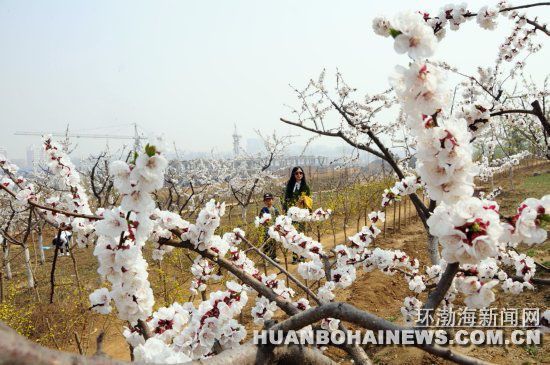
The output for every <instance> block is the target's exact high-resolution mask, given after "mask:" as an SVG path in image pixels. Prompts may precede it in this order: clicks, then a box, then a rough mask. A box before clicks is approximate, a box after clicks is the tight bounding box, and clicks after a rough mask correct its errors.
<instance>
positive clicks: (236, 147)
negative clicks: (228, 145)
mask: <svg viewBox="0 0 550 365" xmlns="http://www.w3.org/2000/svg"><path fill="white" fill-rule="evenodd" d="M241 138H242V136H241V135H240V134H239V132H237V125H236V124H235V131H234V132H233V155H235V157H237V156H239V155H240V154H241Z"/></svg>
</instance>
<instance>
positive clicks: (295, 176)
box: [283, 166, 311, 212]
mask: <svg viewBox="0 0 550 365" xmlns="http://www.w3.org/2000/svg"><path fill="white" fill-rule="evenodd" d="M305 197H308V198H309V199H306V198H305ZM308 200H309V202H311V190H310V189H309V186H308V185H307V182H306V176H305V174H304V169H302V168H301V167H300V166H296V167H294V168H293V169H292V173H291V174H290V179H288V182H287V183H286V189H285V199H284V202H283V210H284V211H285V212H286V211H287V210H288V208H290V207H293V206H298V207H300V208H309V209H310V210H311V206H309V205H311V203H310V204H308Z"/></svg>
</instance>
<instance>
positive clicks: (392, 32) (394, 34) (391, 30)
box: [389, 28, 403, 38]
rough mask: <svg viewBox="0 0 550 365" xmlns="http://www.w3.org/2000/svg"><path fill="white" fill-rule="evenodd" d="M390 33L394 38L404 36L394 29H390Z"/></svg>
mask: <svg viewBox="0 0 550 365" xmlns="http://www.w3.org/2000/svg"><path fill="white" fill-rule="evenodd" d="M389 32H390V35H391V36H392V37H393V38H395V37H397V36H398V35H400V34H403V32H401V31H400V30H397V29H393V28H390V30H389Z"/></svg>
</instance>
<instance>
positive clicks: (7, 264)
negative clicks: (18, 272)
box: [2, 241, 12, 280]
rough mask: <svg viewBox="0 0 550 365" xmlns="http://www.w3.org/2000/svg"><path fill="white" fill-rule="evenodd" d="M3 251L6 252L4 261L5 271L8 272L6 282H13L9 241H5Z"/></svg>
mask: <svg viewBox="0 0 550 365" xmlns="http://www.w3.org/2000/svg"><path fill="white" fill-rule="evenodd" d="M2 249H3V251H4V256H3V261H4V270H6V280H11V278H12V274H11V265H10V261H9V258H10V244H9V242H8V241H4V244H3V245H2Z"/></svg>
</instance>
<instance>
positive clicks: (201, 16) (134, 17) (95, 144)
mask: <svg viewBox="0 0 550 365" xmlns="http://www.w3.org/2000/svg"><path fill="white" fill-rule="evenodd" d="M447 2H448V0H445V1H441V2H440V1H412V0H392V1H365V0H357V1H345V2H343V1H342V2H335V1H320V0H314V1H313V0H311V1H303V0H301V1H295V0H287V1H276V2H275V1H271V2H266V1H257V0H255V1H254V0H250V1H235V0H234V1H221V0H220V1H204V0H203V1H183V0H182V1H136V0H127V1H116V0H108V1H98V0H95V1H75V0H67V1H43V0H36V1H24V0H14V1H7V0H0V49H1V50H2V57H0V125H1V126H2V132H1V133H0V146H3V147H6V148H7V149H8V151H9V155H10V156H11V157H22V156H23V153H24V150H25V148H26V146H27V145H29V144H31V143H33V142H34V143H36V142H38V137H22V136H14V135H13V133H14V132H15V131H16V130H28V131H52V132H57V131H62V130H64V129H65V126H66V124H67V123H69V124H70V129H71V130H72V131H73V132H81V133H102V134H103V133H111V134H132V127H131V126H130V123H133V122H136V123H138V125H139V126H140V128H141V130H143V131H146V132H160V133H164V134H165V135H166V136H167V137H168V139H169V140H170V141H172V140H173V141H175V142H176V144H177V145H178V148H179V149H181V150H184V151H185V150H187V151H189V150H199V151H207V150H210V149H211V148H213V147H216V148H217V149H218V150H228V149H230V148H231V133H232V131H233V124H234V123H237V125H238V128H239V131H240V132H241V134H243V135H244V137H245V139H246V138H247V137H253V130H254V129H261V130H263V131H272V130H273V129H279V130H281V132H282V133H285V132H288V131H290V132H291V133H293V134H299V133H300V131H299V130H296V129H292V130H290V129H289V127H287V126H285V125H283V124H282V123H280V122H279V121H278V119H279V117H281V116H284V115H288V113H287V108H286V107H285V106H284V104H285V103H286V104H292V105H295V103H294V100H295V99H294V96H293V94H292V91H291V89H290V88H289V87H288V84H289V83H291V84H293V85H296V86H299V87H302V86H303V85H305V84H306V83H307V80H308V79H309V78H310V77H316V76H317V75H318V73H319V72H320V71H321V70H322V68H326V69H327V72H328V75H330V74H331V73H333V71H334V70H335V69H336V67H338V68H339V69H340V71H341V72H342V73H343V74H344V75H345V77H346V79H347V80H348V82H349V83H350V84H351V85H352V86H355V87H358V88H359V89H360V90H364V91H370V92H376V91H380V90H383V89H385V88H387V86H388V82H387V79H388V76H389V75H390V74H391V72H392V70H393V67H394V65H395V64H397V63H402V64H404V63H406V62H407V59H406V57H405V56H398V55H396V54H395V52H394V51H393V48H392V42H391V40H390V39H387V38H382V37H379V36H376V35H375V34H374V33H373V32H372V30H371V20H372V18H373V17H375V16H378V15H388V16H391V15H392V14H395V12H396V11H398V10H399V9H404V10H406V9H415V10H416V9H424V10H428V11H436V10H438V9H439V8H440V7H441V6H442V5H445V4H446V3H447ZM469 3H470V4H472V6H473V7H474V8H475V9H477V8H479V7H481V6H482V5H483V3H484V2H481V1H470V2H469ZM489 3H490V2H489ZM515 3H516V4H517V3H520V2H519V1H516V2H515ZM537 11H538V10H535V11H534V12H537ZM499 22H500V26H499V28H498V29H497V30H496V31H493V32H491V31H485V30H483V29H481V28H479V27H478V26H477V25H475V24H473V23H475V21H473V22H470V23H468V24H467V25H466V26H465V27H464V29H462V30H460V31H459V32H451V33H450V35H449V36H448V37H446V39H445V40H444V41H443V42H442V43H440V46H439V49H438V53H437V56H438V58H439V59H443V60H446V61H448V62H450V63H452V64H454V65H457V66H459V67H460V68H461V69H462V70H464V71H472V70H473V69H474V67H475V66H476V65H483V66H487V65H490V64H491V63H492V62H493V60H494V59H495V56H496V52H497V47H498V45H499V44H500V42H502V40H503V39H504V37H505V36H506V35H507V34H509V32H510V26H509V23H508V22H507V21H506V20H505V18H503V17H500V18H499ZM549 58H550V51H549V50H548V48H543V51H541V52H540V53H538V54H536V55H533V56H532V57H531V59H530V61H529V62H530V66H529V67H530V70H531V72H532V73H533V74H534V75H535V76H539V77H542V76H544V75H546V74H547V73H548V67H547V66H546V65H545V59H546V60H548V59H549ZM119 143H120V142H116V141H113V142H110V144H111V145H112V146H117V145H118V144H119ZM104 144H105V141H102V140H99V141H97V140H95V141H94V140H81V141H79V149H78V154H87V153H89V152H90V151H93V150H94V149H98V148H100V147H101V146H103V145H104Z"/></svg>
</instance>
